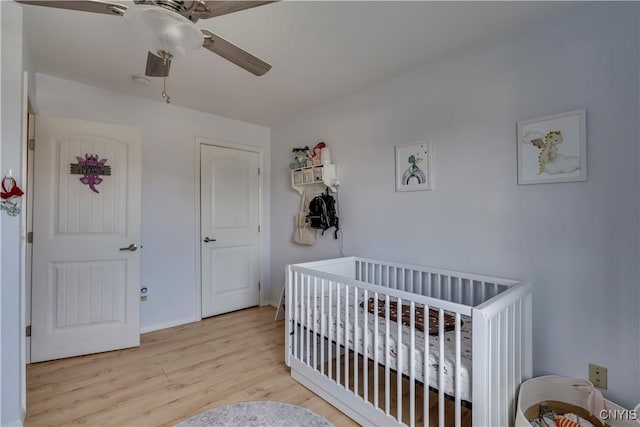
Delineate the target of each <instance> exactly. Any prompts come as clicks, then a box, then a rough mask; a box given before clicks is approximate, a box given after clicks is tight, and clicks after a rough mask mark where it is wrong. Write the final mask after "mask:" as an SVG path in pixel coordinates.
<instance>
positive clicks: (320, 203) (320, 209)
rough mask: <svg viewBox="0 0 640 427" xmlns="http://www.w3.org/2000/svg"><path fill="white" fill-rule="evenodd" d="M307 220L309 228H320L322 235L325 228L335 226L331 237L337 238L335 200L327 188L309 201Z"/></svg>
mask: <svg viewBox="0 0 640 427" xmlns="http://www.w3.org/2000/svg"><path fill="white" fill-rule="evenodd" d="M307 222H308V223H309V226H310V227H311V228H317V229H321V230H322V235H324V232H325V230H328V229H329V228H331V227H335V228H336V229H335V231H334V233H333V238H334V239H337V238H338V230H339V229H340V227H339V220H338V215H337V213H336V202H335V200H334V199H333V196H331V195H330V194H329V189H328V188H327V189H326V190H325V192H324V193H323V194H322V195H320V196H316V197H314V198H313V200H311V203H309V215H307Z"/></svg>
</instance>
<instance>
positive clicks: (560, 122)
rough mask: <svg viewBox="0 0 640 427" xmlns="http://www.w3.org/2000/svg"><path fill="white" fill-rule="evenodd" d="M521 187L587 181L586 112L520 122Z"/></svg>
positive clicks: (519, 157) (572, 112)
mask: <svg viewBox="0 0 640 427" xmlns="http://www.w3.org/2000/svg"><path fill="white" fill-rule="evenodd" d="M517 144H518V148H517V151H518V184H520V185H522V184H543V183H551V182H571V181H586V180H587V128H586V110H575V111H569V112H566V113H560V114H554V115H551V116H544V117H538V118H536V119H531V120H522V121H519V122H518V143H517Z"/></svg>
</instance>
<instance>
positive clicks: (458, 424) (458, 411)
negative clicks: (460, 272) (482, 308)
mask: <svg viewBox="0 0 640 427" xmlns="http://www.w3.org/2000/svg"><path fill="white" fill-rule="evenodd" d="M460 326H461V325H460V313H456V320H455V328H456V363H455V366H454V369H455V373H456V377H455V380H456V382H455V389H454V390H455V391H454V395H455V413H456V427H461V425H462V412H461V411H462V408H461V407H460V395H461V394H462V389H461V388H460V387H461V386H460V377H461V374H462V370H461V369H460V363H461V362H460V352H461V347H460V339H461V337H460Z"/></svg>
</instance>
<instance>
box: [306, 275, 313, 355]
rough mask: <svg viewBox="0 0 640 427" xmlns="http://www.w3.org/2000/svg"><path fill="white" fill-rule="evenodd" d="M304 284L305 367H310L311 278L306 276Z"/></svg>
mask: <svg viewBox="0 0 640 427" xmlns="http://www.w3.org/2000/svg"><path fill="white" fill-rule="evenodd" d="M306 284H307V290H306V292H307V318H306V319H305V323H306V325H307V332H306V336H307V345H306V350H307V354H306V358H305V359H306V361H307V365H311V363H310V359H311V310H312V306H311V276H307V278H306Z"/></svg>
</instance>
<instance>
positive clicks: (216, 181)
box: [200, 145, 260, 317]
mask: <svg viewBox="0 0 640 427" xmlns="http://www.w3.org/2000/svg"><path fill="white" fill-rule="evenodd" d="M259 164H260V154H259V153H258V152H253V151H245V150H237V149H232V148H226V147H218V146H212V145H202V146H201V165H200V174H201V176H200V186H201V187H200V191H201V204H200V206H201V227H200V229H201V236H200V237H201V243H200V244H201V254H202V260H201V265H202V317H208V316H213V315H216V314H222V313H226V312H229V311H234V310H239V309H242V308H247V307H252V306H255V305H258V304H259V302H260V298H259V295H260V294H259V292H260V290H259V283H258V282H259V271H260V253H259V224H260V222H259V221H260V213H259V212H260V210H259V206H260V193H259V188H260V185H259V183H260V177H259Z"/></svg>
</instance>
